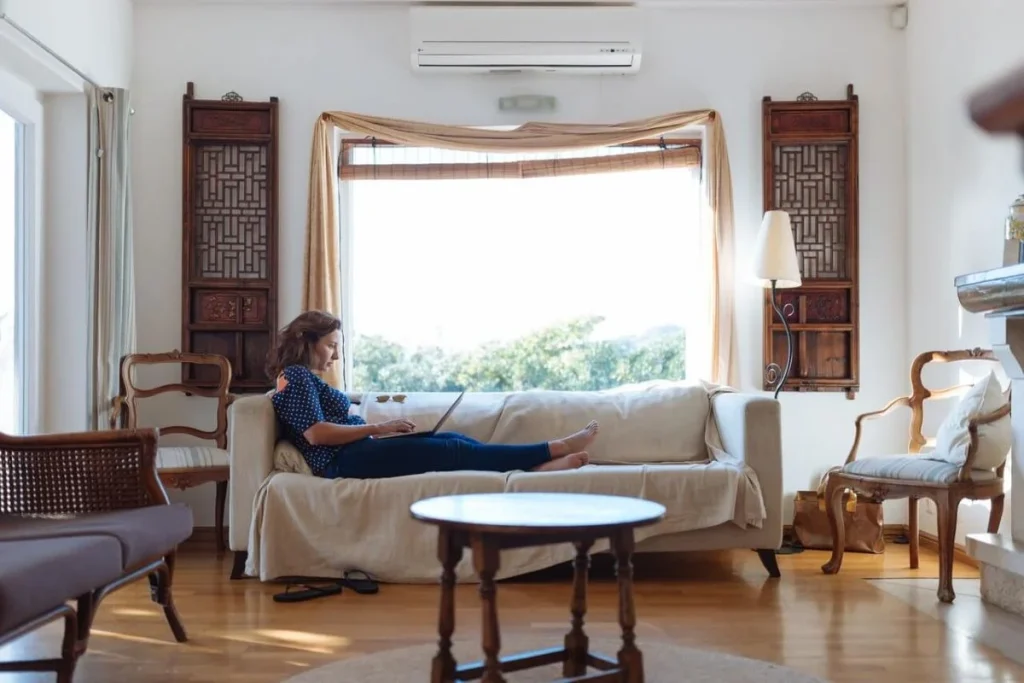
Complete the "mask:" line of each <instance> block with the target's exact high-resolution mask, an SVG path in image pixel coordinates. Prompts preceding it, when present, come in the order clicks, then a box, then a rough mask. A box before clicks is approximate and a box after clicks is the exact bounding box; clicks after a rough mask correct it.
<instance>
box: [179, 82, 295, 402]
mask: <svg viewBox="0 0 1024 683" xmlns="http://www.w3.org/2000/svg"><path fill="white" fill-rule="evenodd" d="M183 116H184V152H183V154H184V160H183V166H184V168H185V174H186V177H185V181H184V186H183V188H182V189H183V212H182V215H183V223H184V224H183V246H184V253H183V263H184V264H185V266H184V282H183V289H182V309H183V310H182V314H183V315H182V318H183V319H182V346H183V350H184V351H190V352H194V353H216V354H220V355H223V356H226V357H227V358H228V359H229V360H230V361H231V365H232V375H233V381H232V385H231V389H232V391H234V392H245V391H264V390H266V389H268V388H270V386H271V385H272V382H271V381H270V379H269V378H267V376H266V373H265V371H264V366H265V363H266V356H267V352H268V351H269V350H270V348H271V347H272V345H273V343H274V339H275V336H276V329H277V254H276V245H277V99H276V98H271V99H270V101H269V102H244V101H242V100H241V98H239V97H238V96H237V95H235V94H234V93H229V94H228V95H225V96H224V98H222V99H220V100H196V99H194V98H193V88H192V84H191V83H190V84H189V86H188V91H187V93H186V95H185V98H184V105H183ZM184 372H185V375H184V377H183V380H184V381H185V383H187V384H190V385H193V386H208V385H211V383H216V377H212V376H210V377H207V376H206V375H204V374H203V373H202V372H200V371H199V370H197V369H196V368H194V367H191V366H188V365H186V367H185V368H184Z"/></svg>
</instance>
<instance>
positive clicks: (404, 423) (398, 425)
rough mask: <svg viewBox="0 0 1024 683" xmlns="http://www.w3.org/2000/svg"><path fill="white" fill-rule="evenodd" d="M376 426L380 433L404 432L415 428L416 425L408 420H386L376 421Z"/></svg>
mask: <svg viewBox="0 0 1024 683" xmlns="http://www.w3.org/2000/svg"><path fill="white" fill-rule="evenodd" d="M377 428H378V429H379V430H380V432H379V433H380V434H405V433H408V432H411V431H413V430H414V429H416V425H414V424H413V423H412V422H410V421H409V420H388V421H387V422H378V423H377Z"/></svg>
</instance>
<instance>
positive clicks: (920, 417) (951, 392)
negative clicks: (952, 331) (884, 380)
mask: <svg viewBox="0 0 1024 683" xmlns="http://www.w3.org/2000/svg"><path fill="white" fill-rule="evenodd" d="M966 361H991V362H994V363H998V362H999V359H998V358H996V356H995V354H994V353H993V352H992V351H991V350H989V349H981V348H974V349H963V350H959V351H925V352H924V353H921V354H918V356H917V358H915V359H914V362H913V364H912V365H911V366H910V397H909V398H910V400H909V401H908V405H909V407H910V411H911V417H910V445H909V447H908V452H910V453H920V452H921V449H922V448H924V447H925V446H927V445H928V439H927V438H925V436H924V434H923V433H922V428H923V426H924V402H925V401H927V400H930V399H942V398H949V397H950V396H956V395H957V394H958V393H960V392H961V391H963V390H964V389H966V388H968V387H970V386H971V384H957V385H955V386H951V387H946V388H945V389H935V390H932V389H929V388H928V387H926V386H925V385H924V382H923V380H922V379H921V374H922V372H923V370H924V368H925V366H926V365H928V363H960V362H966Z"/></svg>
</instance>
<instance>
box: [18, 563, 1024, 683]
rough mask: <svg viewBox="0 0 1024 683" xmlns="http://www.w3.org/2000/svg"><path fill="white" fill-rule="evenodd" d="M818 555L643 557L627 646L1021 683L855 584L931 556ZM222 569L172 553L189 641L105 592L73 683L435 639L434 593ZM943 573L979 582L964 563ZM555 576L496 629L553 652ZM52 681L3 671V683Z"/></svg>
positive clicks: (563, 596)
mask: <svg viewBox="0 0 1024 683" xmlns="http://www.w3.org/2000/svg"><path fill="white" fill-rule="evenodd" d="M601 559H602V558H598V560H596V561H595V568H594V573H595V577H594V578H593V579H592V582H591V591H590V611H589V614H588V631H589V632H590V634H591V635H593V636H599V635H615V634H617V624H616V623H615V615H616V592H615V586H614V583H613V578H612V572H611V570H610V567H609V565H608V564H607V563H606V562H602V561H601ZM825 559H826V557H825V553H823V552H814V551H808V552H804V553H801V554H798V555H788V556H780V557H779V564H780V566H781V568H782V578H781V579H779V580H772V579H769V578H767V575H766V573H765V571H764V570H763V569H762V567H761V565H760V562H759V561H758V559H757V555H756V554H755V553H753V552H746V551H736V552H728V553H715V554H699V555H678V556H668V557H665V556H660V557H659V556H641V557H640V558H638V560H637V568H636V576H637V585H636V597H637V614H638V622H639V623H638V627H637V634H638V636H639V643H640V644H641V647H642V644H643V642H644V640H645V639H650V640H668V641H671V642H675V643H679V644H683V645H688V646H697V647H701V648H706V649H713V650H718V651H723V652H729V653H732V654H737V655H742V656H747V657H753V658H756V659H763V660H769V661H774V662H778V663H780V664H786V665H788V666H791V667H794V668H796V669H799V670H801V671H804V672H807V673H810V674H814V675H818V676H821V677H822V678H826V679H828V680H832V681H836V682H837V683H844V682H854V681H865V682H870V683H883V682H885V681H899V682H900V683H903V682H904V681H928V682H935V683H937V682H940V681H951V682H952V681H957V682H960V681H1001V682H1007V681H1022V682H1024V667H1022V666H1020V665H1017V664H1015V663H1014V662H1012V661H1011V660H1009V659H1007V658H1005V657H1003V656H1002V655H1001V654H999V653H998V652H996V651H994V650H991V649H989V648H987V647H984V646H982V645H980V644H978V643H977V642H976V641H973V640H971V639H969V638H968V637H967V636H965V635H963V634H962V633H958V632H956V631H953V630H951V629H948V628H947V627H946V626H945V625H944V624H943V622H941V621H938V620H936V619H934V618H932V617H930V616H928V615H926V614H924V613H923V612H920V611H918V610H916V609H914V608H913V607H911V606H910V605H908V604H906V603H905V602H903V601H901V600H899V599H898V598H896V597H893V596H892V595H889V594H887V593H885V592H883V591H881V590H878V589H877V588H875V587H873V586H872V585H871V584H870V583H868V582H867V581H865V580H864V579H866V578H881V577H886V578H899V577H916V578H928V577H936V576H937V575H938V572H937V566H936V563H935V560H936V558H935V555H934V554H933V553H931V552H929V551H925V550H922V557H921V569H920V570H917V571H911V570H909V569H906V567H907V551H906V546H898V545H896V546H893V545H890V546H889V548H888V550H887V551H886V554H885V555H883V556H872V555H861V554H850V553H848V554H847V555H846V562H845V566H844V567H843V571H842V573H841V574H840V575H838V576H825V575H823V574H821V572H820V571H819V566H820V565H821V564H822V562H824V560H825ZM228 568H229V558H228V557H227V556H225V557H223V558H219V559H218V558H217V557H216V555H215V553H214V552H213V550H212V549H211V548H209V547H207V546H205V545H201V544H200V545H193V546H186V547H185V548H183V550H182V554H181V558H180V561H179V570H178V572H177V576H176V579H175V597H176V599H177V603H178V608H179V611H180V613H181V615H182V618H183V620H184V622H185V625H186V627H187V628H188V631H189V635H190V638H191V640H190V642H188V643H186V644H180V645H179V644H177V643H175V642H174V640H173V638H172V637H171V633H170V630H169V629H168V627H167V624H166V622H165V621H164V619H163V616H162V613H161V612H160V611H159V610H158V609H157V607H156V606H155V605H154V604H153V603H151V602H150V601H149V592H148V585H143V584H139V585H135V586H131V587H128V588H126V589H124V590H122V591H120V592H119V593H116V594H115V595H113V596H111V597H110V598H108V599H107V600H106V601H105V602H104V603H103V605H102V607H101V608H100V613H99V615H98V617H97V620H96V623H95V628H94V630H93V636H92V641H91V645H90V649H89V653H88V654H87V655H86V656H85V657H84V659H83V660H82V661H81V662H80V664H79V666H78V671H77V675H76V677H75V680H76V681H77V682H78V683H110V682H112V681H133V682H136V681H137V682H141V683H156V682H157V681H247V682H248V681H251V682H253V683H258V682H262V681H266V682H267V683H271V682H274V683H276V682H277V681H281V680H282V679H284V678H287V677H288V676H290V675H293V674H295V673H299V672H301V671H303V670H304V669H306V668H309V667H317V666H320V665H323V664H326V663H328V662H331V661H335V660H337V659H340V658H343V657H350V656H354V655H359V654H362V653H367V652H373V651H378V650H384V649H390V648H396V647H403V646H407V645H414V644H420V643H424V642H434V641H435V639H436V635H435V624H436V611H437V596H438V591H437V588H436V587H435V586H391V585H384V586H382V587H381V591H380V593H378V594H377V595H370V596H363V595H357V594H356V593H354V592H350V591H345V592H344V593H343V594H342V595H339V596H332V597H327V598H321V599H317V600H312V601H309V602H304V603H295V604H279V603H275V602H273V601H272V600H271V596H272V594H273V593H275V592H277V591H279V590H280V587H279V586H275V585H264V584H260V583H259V582H257V581H255V580H244V581H228V580H227V573H228ZM72 570H73V569H72ZM956 575H957V576H960V577H971V576H976V572H975V570H974V569H972V568H970V567H967V566H963V565H961V566H958V567H957V570H956ZM567 577H568V574H567V573H566V572H562V571H560V570H555V571H552V572H547V573H546V574H545V575H543V576H539V577H538V576H534V577H528V578H526V579H519V580H515V581H508V582H503V583H501V584H500V585H499V589H498V598H499V605H500V611H501V622H502V628H503V632H504V633H506V634H508V633H515V632H519V633H522V632H527V631H532V632H536V633H550V634H551V639H552V644H553V645H556V644H559V643H560V640H561V636H562V634H563V633H564V632H565V630H567V624H568V612H567V604H568V584H567ZM457 600H458V602H457V605H458V613H457V623H458V626H457V631H456V637H457V638H460V637H461V638H473V639H477V638H478V636H479V610H478V603H477V599H476V593H475V586H460V588H459V591H458V598H457ZM59 633H60V629H59V626H56V625H55V626H54V627H52V628H47V629H44V630H43V631H41V632H40V633H39V634H38V635H33V636H29V637H27V638H25V639H23V640H21V641H18V642H16V643H13V644H11V645H8V646H7V647H5V648H2V649H0V659H3V660H8V659H15V658H19V657H22V656H53V655H54V654H55V653H56V652H57V651H58V644H59ZM426 664H427V663H426V662H424V665H425V668H424V671H426ZM52 680H53V677H52V675H44V674H18V675H14V674H7V675H5V674H0V682H2V683H28V682H30V681H31V682H35V681H52ZM424 680H425V678H424ZM680 681H681V683H685V678H681V679H680Z"/></svg>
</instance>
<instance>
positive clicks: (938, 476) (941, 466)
mask: <svg viewBox="0 0 1024 683" xmlns="http://www.w3.org/2000/svg"><path fill="white" fill-rule="evenodd" d="M842 471H843V472H844V473H847V474H859V475H861V476H863V477H874V478H876V479H897V480H902V481H920V482H927V483H932V484H949V483H952V482H954V481H956V478H957V475H958V474H959V473H960V468H959V467H958V466H957V465H954V464H953V463H950V462H946V461H945V460H937V459H932V458H929V457H926V456H924V455H885V456H881V457H876V458H864V459H863V460H854V461H853V462H851V463H850V464H849V465H846V466H845V467H843V469H842ZM971 478H972V479H973V480H974V481H985V480H989V479H995V478H996V475H995V473H994V472H992V471H991V470H972V471H971Z"/></svg>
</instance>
